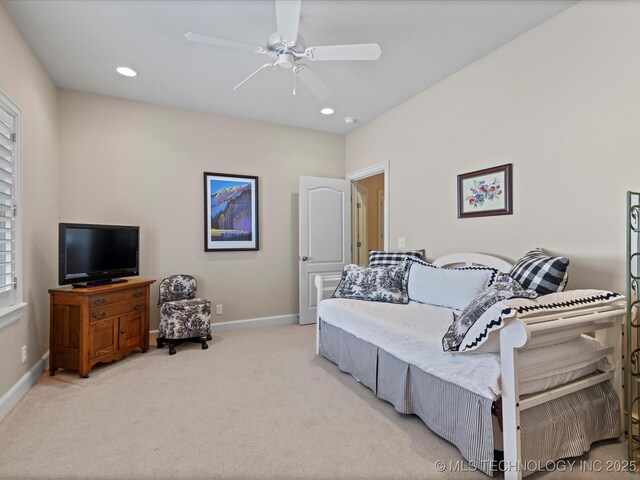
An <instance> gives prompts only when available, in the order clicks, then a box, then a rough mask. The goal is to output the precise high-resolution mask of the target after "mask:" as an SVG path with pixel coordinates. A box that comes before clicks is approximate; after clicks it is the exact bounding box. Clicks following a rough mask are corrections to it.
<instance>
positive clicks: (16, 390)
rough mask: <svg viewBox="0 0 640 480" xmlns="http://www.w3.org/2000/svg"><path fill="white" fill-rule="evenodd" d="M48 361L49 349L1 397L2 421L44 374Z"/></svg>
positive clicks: (0, 410) (0, 414)
mask: <svg viewBox="0 0 640 480" xmlns="http://www.w3.org/2000/svg"><path fill="white" fill-rule="evenodd" d="M48 361H49V351H47V352H46V353H45V354H44V355H43V356H42V357H40V359H39V360H38V361H37V362H36V363H35V364H34V365H33V367H31V368H30V369H29V371H28V372H27V373H25V374H24V375H23V376H22V377H20V380H18V381H17V382H16V383H15V385H14V386H13V387H11V388H10V389H9V391H8V392H7V393H5V394H4V395H3V396H2V397H1V398H0V421H2V420H3V419H4V417H6V416H7V415H9V412H10V411H11V410H13V407H15V406H16V405H17V404H18V402H19V401H20V399H22V397H24V396H25V395H26V394H27V392H28V391H29V389H30V388H31V387H33V386H34V385H35V384H36V382H37V381H38V379H39V378H40V375H42V372H43V371H44V369H45V368H46V367H47V363H48Z"/></svg>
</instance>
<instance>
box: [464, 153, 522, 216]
mask: <svg viewBox="0 0 640 480" xmlns="http://www.w3.org/2000/svg"><path fill="white" fill-rule="evenodd" d="M512 181H513V164H512V163H507V164H505V165H499V166H497V167H491V168H485V169H483V170H476V171H474V172H469V173H463V174H460V175H458V218H473V217H488V216H493V215H512V214H513V200H512V199H513V191H512Z"/></svg>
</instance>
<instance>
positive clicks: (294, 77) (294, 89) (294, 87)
mask: <svg viewBox="0 0 640 480" xmlns="http://www.w3.org/2000/svg"><path fill="white" fill-rule="evenodd" d="M297 76H298V72H297V70H296V69H295V68H294V69H293V94H294V95H295V94H296V77H297Z"/></svg>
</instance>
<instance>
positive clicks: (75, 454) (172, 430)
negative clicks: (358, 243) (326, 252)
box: [0, 326, 630, 480]
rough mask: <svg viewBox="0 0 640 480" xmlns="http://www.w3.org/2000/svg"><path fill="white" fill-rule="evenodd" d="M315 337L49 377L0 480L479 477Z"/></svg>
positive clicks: (264, 332)
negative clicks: (341, 365)
mask: <svg viewBox="0 0 640 480" xmlns="http://www.w3.org/2000/svg"><path fill="white" fill-rule="evenodd" d="M314 335H315V329H314V326H305V327H299V326H286V327H276V328H265V329H254V330H243V331H236V332H225V333H221V334H215V331H214V340H213V341H212V342H210V348H209V349H208V350H206V351H202V350H200V347H199V345H196V344H192V345H187V346H183V347H180V348H179V350H178V353H177V355H174V356H169V355H168V353H167V349H166V347H165V349H164V350H156V349H155V347H153V348H152V349H151V350H150V351H149V352H147V353H146V354H142V353H134V354H132V355H131V356H129V357H127V358H126V359H123V360H121V361H120V362H117V363H113V364H109V365H104V366H98V367H97V368H95V369H94V370H93V371H92V372H91V374H90V378H88V379H80V378H78V377H77V375H74V374H73V373H67V372H64V371H59V372H58V373H57V374H56V376H55V377H49V376H48V375H47V374H45V375H43V376H42V378H41V379H40V381H39V382H38V384H37V385H36V386H35V387H34V388H33V389H31V391H30V392H29V393H28V394H27V396H26V397H25V398H24V399H23V400H22V402H21V403H20V404H19V405H18V406H17V407H16V408H15V409H14V410H13V411H12V412H11V413H10V414H9V416H8V417H7V418H6V419H5V420H4V421H3V422H2V423H0V478H1V479H80V478H82V479H89V478H90V479H127V480H128V479H147V478H148V479H156V480H157V479H177V478H185V479H200V478H201V479H205V478H206V479H223V478H224V479H227V478H228V479H277V478H283V479H303V478H315V479H351V478H353V479H410V478H411V479H430V478H465V479H486V478H489V477H487V476H485V475H484V474H482V473H479V472H470V471H466V472H464V473H460V472H455V473H454V472H451V471H450V470H449V471H445V472H439V471H438V466H439V465H438V464H437V463H436V462H437V461H439V460H442V461H444V462H447V464H448V462H453V463H454V464H455V462H457V461H459V460H461V459H462V457H461V456H460V454H459V453H458V451H457V450H456V448H455V447H453V446H452V445H451V444H449V443H447V442H446V441H444V440H442V439H440V438H439V437H437V436H436V435H434V434H432V433H431V432H430V431H429V430H428V429H427V428H426V427H425V426H424V424H422V422H421V421H420V420H419V419H417V418H416V417H414V416H406V415H401V414H398V413H397V412H396V411H395V410H394V409H393V407H392V406H391V405H390V404H388V403H386V402H382V401H380V400H378V399H376V398H375V397H374V396H373V394H372V392H371V391H370V390H368V389H367V388H365V387H363V386H362V385H360V384H359V383H357V382H356V381H355V379H353V378H352V377H351V376H350V375H347V374H344V373H341V372H340V371H339V370H338V369H337V367H336V366H335V365H334V364H332V363H330V362H329V361H327V360H324V359H321V358H318V357H316V356H315V354H314V341H315V340H314ZM625 458H626V450H625V445H624V444H622V443H618V442H604V443H600V444H598V445H597V446H595V447H594V448H593V449H592V450H591V452H589V453H588V454H587V455H586V456H585V457H582V458H581V459H578V460H579V462H583V463H578V464H576V465H575V466H574V467H573V469H572V471H568V472H567V471H563V472H561V471H553V472H546V473H536V474H535V475H532V476H531V477H528V478H530V479H532V480H533V479H545V480H547V479H552V478H554V479H555V478H571V479H574V478H585V479H587V478H621V479H622V478H624V479H629V478H630V476H629V474H628V473H615V472H614V473H607V474H603V473H602V471H603V470H604V469H605V468H606V467H607V466H609V465H611V467H612V469H614V470H615V469H616V464H614V463H611V464H608V463H607V461H616V460H617V461H624V459H625ZM599 462H600V463H599ZM581 465H582V469H585V468H586V469H591V470H594V471H592V472H581V471H580V470H581V468H580V466H581ZM461 468H462V469H463V470H468V466H465V464H461ZM560 468H562V469H563V470H567V469H568V466H567V465H565V467H564V468H563V467H562V466H559V469H560ZM598 470H600V471H598Z"/></svg>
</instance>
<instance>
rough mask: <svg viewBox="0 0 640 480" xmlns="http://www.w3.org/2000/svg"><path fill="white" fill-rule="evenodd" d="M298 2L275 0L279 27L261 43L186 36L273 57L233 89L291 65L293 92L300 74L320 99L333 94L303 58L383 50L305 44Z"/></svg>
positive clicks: (361, 56) (370, 56)
mask: <svg viewBox="0 0 640 480" xmlns="http://www.w3.org/2000/svg"><path fill="white" fill-rule="evenodd" d="M300 4H301V0H276V19H277V23H278V31H277V32H274V33H272V34H271V35H269V37H268V39H267V44H266V46H264V47H262V46H259V45H251V44H249V43H243V42H237V41H235V40H228V39H226V38H218V37H211V36H209V35H201V34H199V33H193V32H189V33H187V34H186V35H185V38H186V39H187V40H188V41H190V42H196V43H205V44H208V45H216V46H219V47H229V48H237V49H242V50H250V51H253V52H255V53H259V54H265V55H268V56H270V57H271V58H272V61H271V62H269V63H265V64H264V65H262V66H261V67H260V68H258V69H257V70H256V71H254V72H253V73H252V74H251V75H249V76H248V77H247V78H245V79H244V80H242V81H241V82H240V83H239V84H238V85H236V86H235V87H234V88H233V89H234V90H236V89H238V88H239V87H240V86H242V85H243V84H244V83H245V82H246V81H247V80H249V79H250V78H251V77H253V76H254V75H256V74H257V73H258V72H260V71H262V70H264V69H267V68H272V69H273V70H277V69H280V68H281V69H291V70H292V71H293V94H294V95H295V94H296V78H299V79H300V80H301V81H302V83H304V84H305V85H306V87H307V88H308V89H309V90H311V92H312V93H313V94H314V95H315V96H316V97H318V98H319V99H321V100H323V99H326V98H329V97H330V96H331V95H332V93H331V90H330V89H329V87H328V86H327V85H326V84H325V83H324V82H323V81H322V80H321V79H320V77H318V76H317V75H316V74H315V73H314V72H313V70H311V68H310V67H309V65H307V64H306V63H303V60H310V61H313V62H315V61H328V60H378V58H380V54H381V53H382V50H381V49H380V46H379V45H378V44H377V43H361V44H356V45H327V46H323V47H307V48H305V46H304V40H303V39H302V37H299V36H298V25H299V23H300Z"/></svg>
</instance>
